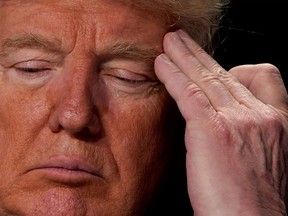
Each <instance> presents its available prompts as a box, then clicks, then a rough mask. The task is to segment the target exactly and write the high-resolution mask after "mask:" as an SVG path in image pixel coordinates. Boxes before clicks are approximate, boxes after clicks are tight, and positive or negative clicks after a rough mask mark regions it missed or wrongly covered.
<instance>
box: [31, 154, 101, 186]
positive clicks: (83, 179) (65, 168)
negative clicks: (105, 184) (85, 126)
mask: <svg viewBox="0 0 288 216" xmlns="http://www.w3.org/2000/svg"><path fill="white" fill-rule="evenodd" d="M28 172H30V173H31V174H34V175H38V176H40V177H41V178H44V179H45V180H48V181H52V182H56V183H59V184H65V185H82V184H87V183H91V182H95V181H105V179H104V177H103V175H102V173H101V169H99V168H98V167H96V166H93V165H91V164H90V163H88V162H87V161H86V160H83V159H80V158H76V157H65V156H61V157H54V158H50V159H49V160H48V161H46V162H43V163H42V164H41V165H40V166H37V167H35V168H33V169H30V170H29V171H28Z"/></svg>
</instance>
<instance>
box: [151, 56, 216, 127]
mask: <svg viewBox="0 0 288 216" xmlns="http://www.w3.org/2000/svg"><path fill="white" fill-rule="evenodd" d="M155 73H156V75H157V77H158V78H159V80H160V81H161V82H162V83H163V84H164V85H165V87H166V89H167V91H168V92H169V94H170V95H171V96H172V97H173V98H174V100H175V101H176V103H177V105H178V107H179V110H180V112H181V114H182V116H183V117H184V119H185V120H186V122H189V121H192V120H194V121H195V120H196V119H197V120H200V121H205V119H206V120H207V119H209V118H210V117H211V115H213V114H214V109H213V107H212V105H211V104H210V101H209V100H208V98H207V96H206V95H205V94H204V92H203V91H202V90H201V89H200V88H199V87H198V86H197V85H196V84H195V83H193V82H192V81H191V79H190V78H189V77H187V76H186V75H185V74H184V73H183V72H181V71H180V69H179V68H178V67H177V66H176V65H175V64H174V63H173V62H171V60H170V59H169V58H168V57H167V56H166V55H165V54H161V55H160V56H158V57H157V58H156V60H155ZM200 118H201V119H200Z"/></svg>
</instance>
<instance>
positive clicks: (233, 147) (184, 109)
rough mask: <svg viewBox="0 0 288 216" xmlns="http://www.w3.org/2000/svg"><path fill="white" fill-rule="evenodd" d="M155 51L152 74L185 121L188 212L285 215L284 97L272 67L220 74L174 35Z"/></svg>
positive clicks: (204, 56) (212, 62)
mask: <svg viewBox="0 0 288 216" xmlns="http://www.w3.org/2000/svg"><path fill="white" fill-rule="evenodd" d="M163 47H164V54H161V55H160V56H158V57H157V58H156V60H155V72H156V75H157V76H158V78H159V79H160V80H161V81H162V82H163V83H164V85H165V86H166V88H167V90H168V92H169V93H170V94H171V96H172V97H173V98H174V100H175V101H176V102H177V105H178V107H179V110H180V112H181V113H182V115H183V117H184V119H185V121H186V131H185V144H186V149H187V156H186V157H187V158H186V167H187V178H188V192H189V197H190V200H191V204H192V207H193V209H194V211H195V215H197V216H202V215H205V216H208V215H213V216H215V215H221V216H223V215H229V216H232V215H237V216H239V215H245V216H249V215H253V216H254V215H267V216H268V215H269V216H274V215H286V208H285V204H284V199H285V192H286V191H285V190H286V178H287V170H286V166H287V148H288V146H287V145H288V143H287V140H288V139H287V133H288V123H287V119H288V118H287V116H288V115H287V93H286V90H285V87H284V84H283V81H282V79H281V76H280V74H279V71H278V69H277V68H276V67H274V66H272V65H269V64H261V65H255V66H253V65H247V66H239V67H236V68H233V69H231V71H230V73H228V72H227V71H225V70H224V69H223V68H222V67H221V66H220V65H219V64H218V63H217V62H216V61H215V60H214V59H213V58H212V57H210V56H209V55H208V54H207V53H206V52H205V51H204V50H203V49H201V47H199V46H198V44H197V43H196V42H195V41H193V40H192V39H191V38H190V37H189V36H188V35H187V34H186V33H185V32H183V31H181V30H180V31H176V32H170V33H168V34H167V35H166V36H165V38H164V42H163Z"/></svg>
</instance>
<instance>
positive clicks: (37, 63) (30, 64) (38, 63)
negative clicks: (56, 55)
mask: <svg viewBox="0 0 288 216" xmlns="http://www.w3.org/2000/svg"><path fill="white" fill-rule="evenodd" d="M48 66H50V63H49V62H48V61H43V60H29V61H23V62H18V63H16V64H14V65H13V67H15V68H42V67H44V68H46V67H48Z"/></svg>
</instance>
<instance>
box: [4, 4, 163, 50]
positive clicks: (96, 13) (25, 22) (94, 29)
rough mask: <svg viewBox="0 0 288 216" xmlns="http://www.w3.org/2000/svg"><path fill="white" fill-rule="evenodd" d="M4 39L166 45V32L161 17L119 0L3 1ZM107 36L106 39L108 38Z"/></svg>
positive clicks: (67, 42) (68, 42)
mask: <svg viewBox="0 0 288 216" xmlns="http://www.w3.org/2000/svg"><path fill="white" fill-rule="evenodd" d="M0 32H1V35H0V39H1V38H3V37H6V38H7V37H11V35H12V36H13V35H17V34H22V33H36V34H39V35H45V36H47V37H50V38H52V37H58V38H60V40H64V38H65V43H66V44H71V46H72V44H74V43H75V40H77V38H85V40H86V41H87V42H88V41H90V42H91V43H96V42H97V40H98V44H99V41H100V40H101V45H104V44H105V43H110V41H115V40H118V41H119V40H128V41H129V40H132V41H135V40H140V41H143V42H145V43H147V44H149V43H153V44H154V45H155V44H156V43H157V44H158V45H161V44H162V37H163V35H164V34H165V32H166V27H165V26H164V24H163V23H162V22H161V21H160V20H159V19H157V17H156V16H155V14H154V15H152V14H149V13H147V12H145V11H141V10H139V9H135V8H132V7H129V6H127V5H124V4H123V3H119V2H117V1H116V0H61V1H59V0H44V1H43V0H0ZM104 39H105V40H104Z"/></svg>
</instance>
